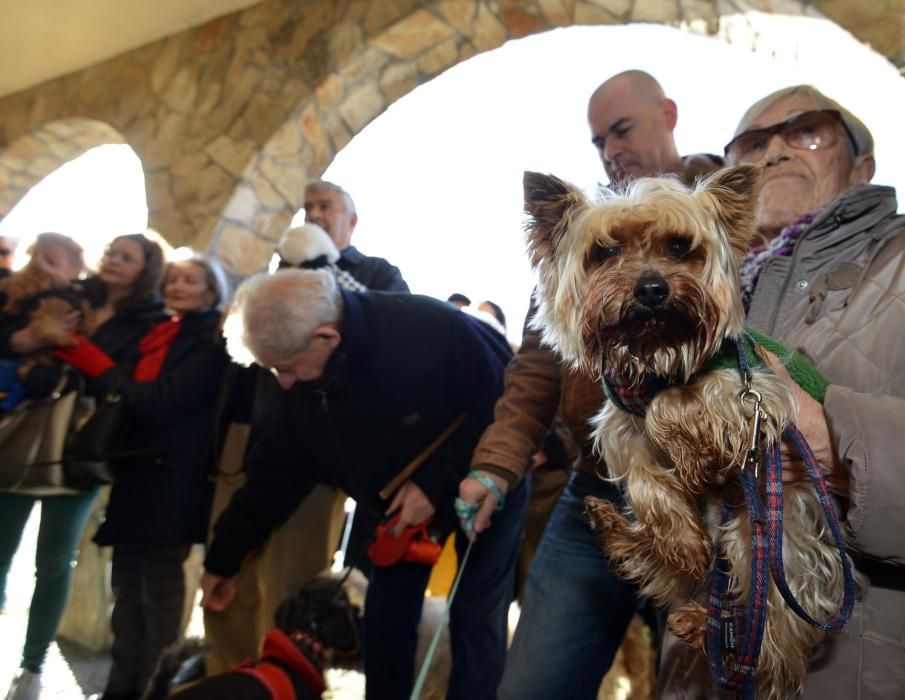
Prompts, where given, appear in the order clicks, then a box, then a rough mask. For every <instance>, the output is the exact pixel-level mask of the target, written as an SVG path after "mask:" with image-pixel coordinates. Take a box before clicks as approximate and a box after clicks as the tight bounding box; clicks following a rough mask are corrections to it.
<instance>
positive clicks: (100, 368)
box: [53, 333, 116, 379]
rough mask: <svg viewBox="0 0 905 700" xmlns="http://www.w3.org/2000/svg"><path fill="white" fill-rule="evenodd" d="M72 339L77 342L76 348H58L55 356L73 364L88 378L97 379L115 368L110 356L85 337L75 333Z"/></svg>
mask: <svg viewBox="0 0 905 700" xmlns="http://www.w3.org/2000/svg"><path fill="white" fill-rule="evenodd" d="M71 337H72V339H73V340H74V341H75V342H76V346H75V347H73V348H58V349H57V350H55V351H54V353H53V354H54V355H56V356H57V357H59V358H60V359H61V360H63V361H64V362H68V363H69V364H71V365H72V366H73V367H75V368H76V369H77V370H79V371H80V372H81V373H82V374H84V375H85V376H86V377H89V378H90V379H95V378H96V377H99V376H101V375H102V374H103V373H104V372H106V371H107V370H108V369H110V368H111V367H114V366H115V364H116V363H114V362H113V360H111V359H110V356H109V355H107V353H105V352H104V351H103V350H101V349H100V348H99V347H98V346H97V345H95V344H94V343H92V342H91V341H90V340H88V339H87V338H86V337H85V336H82V335H78V334H76V333H73V334H72V336H71Z"/></svg>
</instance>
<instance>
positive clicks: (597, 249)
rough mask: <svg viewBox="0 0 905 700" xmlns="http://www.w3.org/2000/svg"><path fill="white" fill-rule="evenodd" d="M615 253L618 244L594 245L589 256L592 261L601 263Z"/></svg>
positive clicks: (617, 252)
mask: <svg viewBox="0 0 905 700" xmlns="http://www.w3.org/2000/svg"><path fill="white" fill-rule="evenodd" d="M617 255H619V246H618V245H608V246H601V245H595V246H594V248H593V249H592V250H591V255H590V258H591V260H592V261H593V262H596V263H602V262H605V261H606V260H609V259H610V258H615V257H616V256H617Z"/></svg>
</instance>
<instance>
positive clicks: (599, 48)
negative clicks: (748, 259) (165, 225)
mask: <svg viewBox="0 0 905 700" xmlns="http://www.w3.org/2000/svg"><path fill="white" fill-rule="evenodd" d="M731 27H732V28H731V29H730V33H731V34H733V35H735V36H739V35H741V36H742V37H743V38H742V39H741V41H742V45H730V44H728V43H726V42H725V41H723V40H720V39H714V38H709V37H703V36H699V35H695V34H691V33H689V32H684V31H681V30H678V29H672V28H668V27H663V26H654V25H630V26H620V27H573V28H569V29H561V30H555V31H552V32H548V33H545V34H542V35H538V36H532V37H528V38H525V39H521V40H518V41H513V42H510V43H508V44H506V45H504V46H503V47H501V48H500V49H497V50H495V51H491V52H487V53H484V54H480V55H478V56H475V57H474V58H472V59H470V60H468V61H465V62H464V63H461V64H459V65H457V66H454V67H453V68H451V69H449V70H448V71H446V72H445V73H443V74H442V75H440V76H439V77H437V78H436V79H434V80H432V81H430V82H429V83H426V84H424V85H422V86H421V87H419V88H417V89H416V90H414V91H413V92H412V93H410V94H409V95H408V96H406V97H404V98H402V99H400V100H399V101H397V102H396V103H394V104H392V105H391V106H390V107H389V108H388V109H387V111H386V112H385V113H384V114H383V115H381V116H380V117H378V118H377V119H376V120H375V121H374V122H372V123H371V124H370V125H369V126H367V127H366V128H365V129H364V130H363V131H362V132H361V133H360V134H358V135H357V136H356V137H355V138H354V139H353V140H352V141H351V142H350V143H349V144H348V145H347V146H346V147H345V148H344V149H343V150H342V151H341V152H340V153H339V154H338V155H337V157H336V158H335V160H334V161H333V163H332V164H331V165H330V167H329V169H328V170H327V172H326V173H325V175H324V178H325V179H328V180H332V181H334V182H337V183H338V184H340V185H342V186H343V187H345V188H346V189H347V190H348V191H349V192H350V193H351V194H352V196H353V197H354V198H355V202H356V205H357V207H358V213H359V224H358V228H357V229H356V233H355V237H354V238H353V243H354V244H355V245H356V246H358V247H359V248H360V249H361V250H362V251H363V252H365V253H368V254H372V255H380V256H383V257H386V258H387V259H388V260H390V261H391V262H392V263H393V264H395V265H397V266H399V268H400V269H401V270H402V273H403V275H404V277H405V278H406V280H407V281H408V283H409V285H410V286H411V288H412V290H413V291H415V292H419V293H423V294H429V295H431V296H436V297H439V298H442V299H445V298H446V297H447V296H448V295H449V294H451V293H452V292H463V293H465V294H467V295H468V296H469V297H471V299H472V300H473V302H475V303H477V302H478V301H480V300H481V299H492V300H493V301H495V302H497V303H498V304H500V306H502V307H503V310H504V311H505V313H506V315H507V317H508V321H509V337H510V338H511V339H512V340H515V341H518V340H519V339H520V337H521V324H522V320H523V318H524V315H525V312H526V310H527V303H528V297H529V294H530V292H531V289H532V286H533V281H532V279H533V278H532V275H531V273H530V271H529V269H528V264H527V260H526V257H525V253H524V246H523V238H522V221H523V214H522V192H521V181H522V172H523V171H524V170H526V169H530V170H539V171H543V172H551V173H554V174H556V175H558V176H560V177H562V178H563V179H566V180H569V181H571V182H573V183H575V184H577V185H579V186H581V187H583V188H585V189H587V190H589V191H592V190H593V189H594V188H595V187H596V184H597V182H598V181H604V182H605V175H604V173H603V169H602V166H601V165H600V161H599V160H598V159H597V154H596V152H595V150H594V149H593V147H592V146H591V143H590V135H589V132H588V127H587V122H586V116H585V110H586V106H587V99H588V97H589V96H590V93H591V92H592V91H593V90H594V88H595V87H596V86H597V85H598V84H599V83H600V82H602V81H603V80H605V79H606V78H607V77H609V76H610V75H613V74H615V73H618V72H620V71H623V70H627V69H630V68H640V69H643V70H646V71H648V72H650V73H651V74H653V75H654V76H655V77H656V78H657V79H658V80H659V81H660V82H661V84H662V85H663V87H664V89H665V91H666V93H667V94H668V95H669V96H670V97H672V98H673V99H674V100H675V101H676V102H677V103H678V107H679V123H678V127H677V129H676V142H677V144H678V147H679V151H680V153H682V154H688V153H697V152H711V153H720V154H721V153H722V148H723V146H724V145H725V143H726V142H727V141H728V140H729V139H730V138H731V136H732V132H733V131H734V129H735V126H736V124H737V122H738V120H739V118H740V117H741V115H742V113H743V112H744V111H745V109H746V108H747V107H748V106H750V105H751V104H752V103H753V102H755V101H756V100H757V99H759V98H760V97H762V96H764V95H766V94H767V93H769V92H771V91H773V90H775V89H779V88H781V87H785V86H787V85H793V84H796V83H802V82H807V83H812V84H814V85H816V86H817V87H818V88H820V89H821V90H823V91H824V92H826V93H827V94H828V95H830V96H831V97H834V98H835V99H837V100H838V101H839V102H841V103H842V104H844V105H846V106H847V107H849V108H850V109H852V111H854V112H855V113H856V114H857V115H858V116H859V117H861V119H862V120H863V121H864V122H865V123H866V124H867V125H868V127H869V128H870V129H871V130H872V132H873V134H874V137H875V140H876V144H877V156H878V167H877V174H876V176H875V177H874V182H875V183H878V184H889V185H893V186H896V187H897V189H899V190H900V191H902V192H905V167H902V166H901V165H899V163H900V162H901V159H900V158H898V157H897V155H898V154H900V153H903V152H905V133H903V130H902V125H901V119H900V116H901V115H902V114H905V80H903V79H902V77H901V76H899V75H898V74H897V72H896V70H895V69H894V68H893V67H892V66H891V65H890V64H889V63H888V62H887V61H886V60H885V59H884V58H882V57H881V56H879V55H877V54H876V53H874V52H873V51H871V50H870V49H869V48H867V47H865V46H864V45H862V44H860V43H859V42H857V41H856V40H855V39H853V38H852V37H851V36H850V35H849V34H847V33H846V32H845V31H843V30H842V29H840V28H839V27H838V26H836V25H834V24H832V23H831V22H828V21H822V20H813V19H806V18H790V17H779V16H766V15H757V14H751V15H748V16H747V18H746V20H742V21H739V22H738V23H737V24H733V25H731ZM752 45H753V46H752ZM753 49H756V50H753Z"/></svg>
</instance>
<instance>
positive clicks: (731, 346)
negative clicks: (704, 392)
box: [701, 326, 830, 403]
mask: <svg viewBox="0 0 905 700" xmlns="http://www.w3.org/2000/svg"><path fill="white" fill-rule="evenodd" d="M752 339H753V340H754V341H755V342H756V343H757V344H758V345H762V346H763V347H764V348H766V349H767V350H769V351H770V352H772V353H773V354H774V355H776V356H777V357H778V358H779V359H780V361H781V362H782V363H783V365H785V368H786V371H788V373H789V375H791V377H792V379H793V380H794V381H795V382H796V383H797V384H798V385H799V386H800V387H801V388H802V389H804V390H805V391H806V392H808V394H810V395H811V396H812V397H813V398H814V399H815V400H816V401H819V402H820V403H823V400H824V399H825V398H826V389H827V387H828V386H829V385H830V382H829V380H828V379H827V378H826V377H824V376H823V375H822V374H821V373H820V370H818V369H817V368H816V367H815V366H814V365H813V364H811V362H810V361H809V360H808V359H807V358H806V357H805V356H804V355H802V354H801V353H800V352H797V351H795V350H792V349H791V348H789V347H787V346H785V345H783V344H782V343H780V342H779V341H778V340H774V339H773V338H771V337H769V336H766V335H764V334H763V333H761V332H760V331H756V330H754V329H753V328H749V327H747V326H746V327H745V335H744V336H743V337H742V345H743V346H744V348H745V355H746V357H747V359H748V364H749V365H751V367H757V366H759V365H760V364H761V360H760V359H759V358H758V356H757V355H756V354H755V352H754V343H752V342H751V340H752ZM715 369H738V353H737V352H736V349H735V343H734V342H733V341H731V340H726V341H724V342H723V345H722V347H721V348H720V351H719V352H718V353H717V354H716V355H714V356H713V357H711V358H710V359H709V360H708V361H707V362H706V363H705V364H704V366H703V367H702V368H701V372H709V371H712V370H715Z"/></svg>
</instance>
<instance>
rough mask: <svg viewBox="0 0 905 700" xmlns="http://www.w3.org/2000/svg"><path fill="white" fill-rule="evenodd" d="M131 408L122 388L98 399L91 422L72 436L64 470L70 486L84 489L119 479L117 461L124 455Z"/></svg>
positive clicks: (86, 423)
mask: <svg viewBox="0 0 905 700" xmlns="http://www.w3.org/2000/svg"><path fill="white" fill-rule="evenodd" d="M127 414H128V406H127V405H126V401H125V399H124V397H123V395H122V394H121V393H120V392H119V389H118V388H114V389H112V390H111V391H109V392H108V393H107V394H105V395H104V396H103V397H102V398H100V399H98V401H97V405H96V406H95V409H94V411H93V412H92V413H91V414H90V416H89V417H88V419H87V420H85V421H84V422H83V423H82V425H80V426H79V427H78V428H77V429H76V430H75V431H73V433H72V434H71V435H70V438H69V441H68V442H67V445H66V454H65V457H64V469H65V472H66V480H67V482H68V483H70V484H73V485H74V486H77V487H81V488H90V487H91V486H95V485H97V484H110V483H113V481H115V480H116V473H115V468H114V464H113V458H114V457H115V456H116V455H117V454H121V453H122V452H123V451H122V445H123V442H124V439H125V433H126V418H127Z"/></svg>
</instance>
